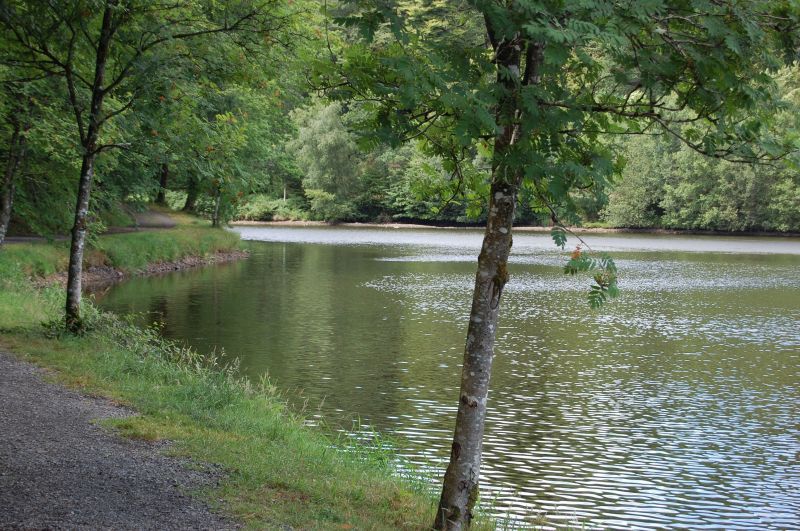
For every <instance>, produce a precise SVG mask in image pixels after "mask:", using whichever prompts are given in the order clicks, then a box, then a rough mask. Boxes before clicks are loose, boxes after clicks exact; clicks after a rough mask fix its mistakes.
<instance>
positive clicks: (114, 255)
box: [95, 226, 239, 272]
mask: <svg viewBox="0 0 800 531" xmlns="http://www.w3.org/2000/svg"><path fill="white" fill-rule="evenodd" d="M238 245H239V237H238V235H236V234H234V233H231V232H228V231H224V230H214V229H210V228H207V227H192V226H179V227H177V228H174V229H167V230H158V231H147V232H133V233H126V234H114V235H110V236H102V237H100V238H99V241H98V242H97V244H95V248H96V249H97V250H98V251H99V252H100V253H101V254H102V255H103V257H104V263H105V264H106V265H110V266H113V267H115V268H117V269H122V270H123V271H128V272H131V271H136V270H139V269H143V268H145V267H147V265H148V264H152V263H157V262H171V261H174V260H178V259H180V258H183V257H186V256H206V255H209V254H213V253H216V252H219V251H228V250H231V249H235V248H236V247H238Z"/></svg>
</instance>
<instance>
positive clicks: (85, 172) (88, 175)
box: [66, 152, 95, 333]
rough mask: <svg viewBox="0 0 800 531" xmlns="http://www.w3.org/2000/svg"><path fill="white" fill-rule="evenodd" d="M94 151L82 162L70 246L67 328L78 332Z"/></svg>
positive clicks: (80, 328) (80, 322)
mask: <svg viewBox="0 0 800 531" xmlns="http://www.w3.org/2000/svg"><path fill="white" fill-rule="evenodd" d="M94 159H95V155H94V154H93V153H91V152H90V153H86V154H85V155H84V156H83V163H82V164H81V176H80V181H79V182H78V201H77V204H76V206H75V224H74V225H73V226H72V242H71V244H70V248H69V269H68V270H67V307H66V310H67V313H66V325H67V330H69V331H70V332H72V333H78V332H80V331H81V330H82V329H83V322H82V320H81V276H82V274H83V251H84V249H85V246H86V218H87V215H88V213H89V198H90V195H91V190H92V180H93V178H94Z"/></svg>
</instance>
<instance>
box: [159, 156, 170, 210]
mask: <svg viewBox="0 0 800 531" xmlns="http://www.w3.org/2000/svg"><path fill="white" fill-rule="evenodd" d="M168 180H169V165H168V164H167V163H166V162H164V163H163V164H161V172H160V174H159V180H158V195H157V196H156V203H158V204H159V205H166V204H167V181H168Z"/></svg>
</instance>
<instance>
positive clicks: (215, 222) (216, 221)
mask: <svg viewBox="0 0 800 531" xmlns="http://www.w3.org/2000/svg"><path fill="white" fill-rule="evenodd" d="M221 201H222V192H220V191H219V190H217V197H216V198H215V199H214V214H213V215H212V216H211V226H212V227H219V204H220V202H221Z"/></svg>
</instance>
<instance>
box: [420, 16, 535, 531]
mask: <svg viewBox="0 0 800 531" xmlns="http://www.w3.org/2000/svg"><path fill="white" fill-rule="evenodd" d="M486 27H487V32H488V36H489V40H490V41H491V43H492V47H493V49H494V52H495V58H496V59H495V61H496V63H497V67H498V68H497V84H498V85H499V86H500V87H501V88H502V92H501V93H502V94H504V96H503V98H501V99H500V101H499V102H498V105H497V109H496V113H495V120H496V122H497V124H498V126H499V133H498V134H497V136H496V137H495V141H494V160H493V163H492V185H491V190H490V193H491V195H490V197H489V213H488V217H487V220H486V232H485V233H484V236H483V247H482V248H481V253H480V256H479V257H478V272H477V274H476V275H475V289H474V292H473V295H472V309H471V311H470V316H469V326H468V328H467V341H466V346H465V347H464V364H463V366H462V369H461V389H460V391H459V400H458V414H457V415H456V427H455V433H454V434H453V444H452V447H451V450H450V463H449V465H448V466H447V471H446V472H445V476H444V483H443V485H442V496H441V498H440V500H439V508H438V511H437V513H436V520H435V522H434V528H435V529H448V530H461V529H466V528H468V527H469V526H470V523H471V522H472V516H473V515H472V510H473V508H474V506H475V502H476V500H477V498H478V480H479V477H480V467H481V454H482V450H483V430H484V423H485V420H486V402H487V399H488V395H489V379H490V378H491V374H492V359H493V357H494V341H495V337H496V332H497V320H498V316H499V313H500V297H501V295H502V294H503V288H504V287H505V285H506V282H507V281H508V269H507V266H508V255H509V253H510V252H511V229H512V226H513V222H514V210H515V208H516V202H517V192H518V190H519V187H520V184H521V181H522V168H520V167H519V166H518V165H517V166H516V167H513V168H512V167H509V166H507V164H506V163H505V162H504V161H505V160H507V159H511V158H512V156H513V150H514V149H516V148H515V145H516V144H517V142H518V141H519V140H520V138H519V137H520V134H521V131H520V125H519V124H520V118H521V115H520V112H521V111H520V110H519V108H518V97H517V94H518V90H519V87H520V86H521V85H523V84H534V83H538V82H539V67H540V65H541V63H542V60H543V55H542V54H543V48H542V46H540V45H539V44H538V43H530V44H528V46H527V49H526V42H525V41H523V40H522V39H521V38H514V39H497V38H496V34H495V32H494V31H493V28H492V24H491V21H490V20H489V18H488V17H487V18H486ZM523 50H525V52H524V53H525V75H524V77H522V76H521V75H520V74H521V72H520V63H521V59H522V57H523Z"/></svg>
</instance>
